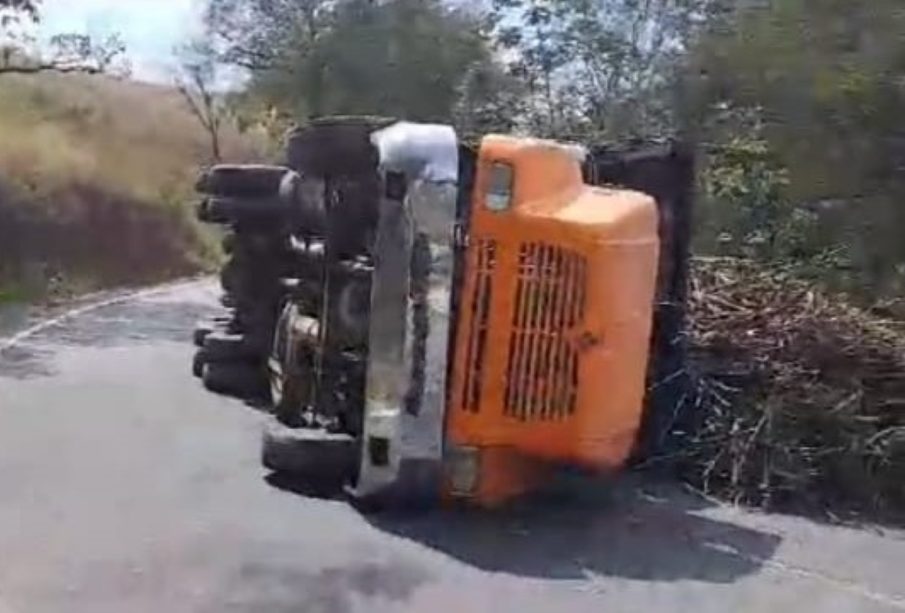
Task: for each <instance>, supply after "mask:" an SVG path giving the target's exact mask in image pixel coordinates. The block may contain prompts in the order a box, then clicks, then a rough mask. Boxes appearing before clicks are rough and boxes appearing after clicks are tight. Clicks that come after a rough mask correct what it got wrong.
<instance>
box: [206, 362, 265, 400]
mask: <svg viewBox="0 0 905 613" xmlns="http://www.w3.org/2000/svg"><path fill="white" fill-rule="evenodd" d="M202 381H203V382H204V387H205V388H207V390H208V391H211V392H214V393H216V394H223V395H226V396H234V397H236V398H242V399H248V398H256V397H259V396H261V395H263V391H264V389H265V388H266V385H265V381H264V377H263V374H262V372H261V369H260V368H258V367H257V366H255V365H254V364H249V363H247V362H207V363H206V364H205V366H204V373H203V375H202Z"/></svg>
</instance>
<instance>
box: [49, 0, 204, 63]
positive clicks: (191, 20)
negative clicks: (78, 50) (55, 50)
mask: <svg viewBox="0 0 905 613" xmlns="http://www.w3.org/2000/svg"><path fill="white" fill-rule="evenodd" d="M202 6H203V3H202V0H45V1H44V2H43V4H42V23H41V26H40V30H41V35H42V37H50V36H52V35H54V34H58V33H61V32H75V33H80V34H89V35H91V36H93V37H99V38H100V37H105V36H108V35H110V34H114V33H118V34H120V35H121V36H122V38H123V40H124V41H125V43H126V46H127V47H128V50H127V53H128V56H129V59H130V60H131V62H132V66H133V71H134V76H135V77H136V78H138V79H143V80H149V81H169V80H170V79H171V77H172V74H173V70H174V67H175V62H176V58H175V56H174V48H176V47H177V46H178V45H180V44H182V43H184V42H186V41H187V40H188V39H189V38H191V36H192V35H194V34H196V33H197V32H198V30H199V28H200V12H201V10H202Z"/></svg>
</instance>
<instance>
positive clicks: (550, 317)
mask: <svg viewBox="0 0 905 613" xmlns="http://www.w3.org/2000/svg"><path fill="white" fill-rule="evenodd" d="M586 272H587V262H586V260H585V258H584V257H582V256H581V255H579V254H577V253H574V252H572V251H569V250H566V249H562V248H560V247H555V246H551V245H546V244H543V243H526V244H523V245H521V247H520V249H519V259H518V277H517V285H516V296H515V306H514V309H513V312H512V334H511V336H510V339H509V362H508V368H507V377H506V394H505V405H504V410H503V412H504V414H505V415H507V416H509V417H514V418H517V419H520V420H522V421H527V420H558V419H563V418H565V417H568V416H569V415H571V414H572V413H574V411H575V406H576V403H577V400H578V366H579V364H578V362H579V354H578V351H576V349H575V346H574V343H573V342H571V341H570V339H569V335H568V333H569V332H570V330H572V329H574V328H575V327H576V326H578V325H580V324H581V322H582V321H583V319H584V310H585V275H586Z"/></svg>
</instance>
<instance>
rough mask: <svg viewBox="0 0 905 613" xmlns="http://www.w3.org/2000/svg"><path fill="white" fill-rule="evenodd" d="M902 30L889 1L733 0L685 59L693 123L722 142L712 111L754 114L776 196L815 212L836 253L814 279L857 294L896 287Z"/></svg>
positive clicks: (903, 258)
mask: <svg viewBox="0 0 905 613" xmlns="http://www.w3.org/2000/svg"><path fill="white" fill-rule="evenodd" d="M902 31H905V11H903V10H902V7H901V2H898V1H897V0H871V2H869V3H857V2H856V3H852V2H845V1H843V0H783V1H778V0H777V1H774V2H769V3H763V2H757V3H755V2H744V3H739V4H737V5H736V6H734V7H732V8H731V9H728V10H724V11H723V13H722V14H721V15H720V16H719V19H714V20H713V21H712V22H711V23H710V24H709V25H708V27H707V28H706V31H705V32H704V35H703V36H702V37H701V39H700V41H699V42H698V44H696V45H695V46H694V47H692V48H691V53H690V57H689V58H688V60H687V65H688V66H689V71H688V75H689V78H688V85H689V87H688V91H689V104H688V106H687V109H688V110H689V123H690V125H691V126H692V127H693V129H694V130H695V131H696V132H698V133H699V134H700V137H701V139H702V140H706V141H709V142H717V143H725V142H727V140H729V139H731V138H732V135H731V134H729V133H727V132H726V131H725V130H724V128H723V127H721V126H713V125H712V122H710V117H712V115H713V110H714V109H715V108H718V107H720V106H721V105H729V106H731V107H735V108H759V109H761V114H762V118H763V130H762V136H763V139H764V140H765V142H766V143H767V144H768V145H769V148H770V149H771V151H773V152H774V153H775V155H776V156H777V159H778V163H779V164H780V165H781V166H783V167H785V168H787V169H788V184H787V185H786V186H784V187H783V188H782V195H783V198H784V199H785V200H787V201H789V202H792V203H795V208H796V209H798V210H804V211H808V212H811V213H813V214H815V215H816V216H817V218H818V221H819V224H818V225H819V242H820V243H821V244H822V245H823V248H824V249H825V250H827V251H831V252H843V253H845V254H846V257H845V258H844V260H842V261H840V262H839V264H840V266H839V268H838V269H837V270H829V269H827V270H825V276H826V277H827V278H833V279H835V278H843V279H848V280H849V281H850V282H851V285H852V287H851V289H855V290H857V291H863V292H864V293H865V294H866V295H867V296H877V295H882V294H886V293H890V292H901V291H903V290H905V274H903V272H905V244H903V242H902V240H901V236H900V234H901V231H900V229H901V228H902V227H905V209H903V207H902V206H901V205H900V203H901V201H902V198H903V197H905V177H903V175H902V172H901V168H902V167H903V166H905V125H903V124H902V121H901V109H902V108H903V107H905V89H903V88H902V86H901V83H902V82H903V77H905V39H903V37H902V36H901V32H902ZM849 281H846V283H848V282H849Z"/></svg>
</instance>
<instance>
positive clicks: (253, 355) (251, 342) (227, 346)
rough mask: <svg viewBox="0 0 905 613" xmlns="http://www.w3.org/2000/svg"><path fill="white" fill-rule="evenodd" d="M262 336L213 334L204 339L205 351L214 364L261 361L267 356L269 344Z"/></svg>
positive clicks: (218, 332)
mask: <svg viewBox="0 0 905 613" xmlns="http://www.w3.org/2000/svg"><path fill="white" fill-rule="evenodd" d="M265 338H266V337H264V336H261V335H254V334H251V335H248V334H229V333H227V332H220V331H215V332H211V333H210V334H208V335H207V337H206V338H205V339H204V351H205V352H206V355H207V358H208V360H210V361H212V362H229V361H233V360H243V359H260V358H262V357H264V356H266V355H267V348H268V345H269V343H267V341H266V340H265Z"/></svg>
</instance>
